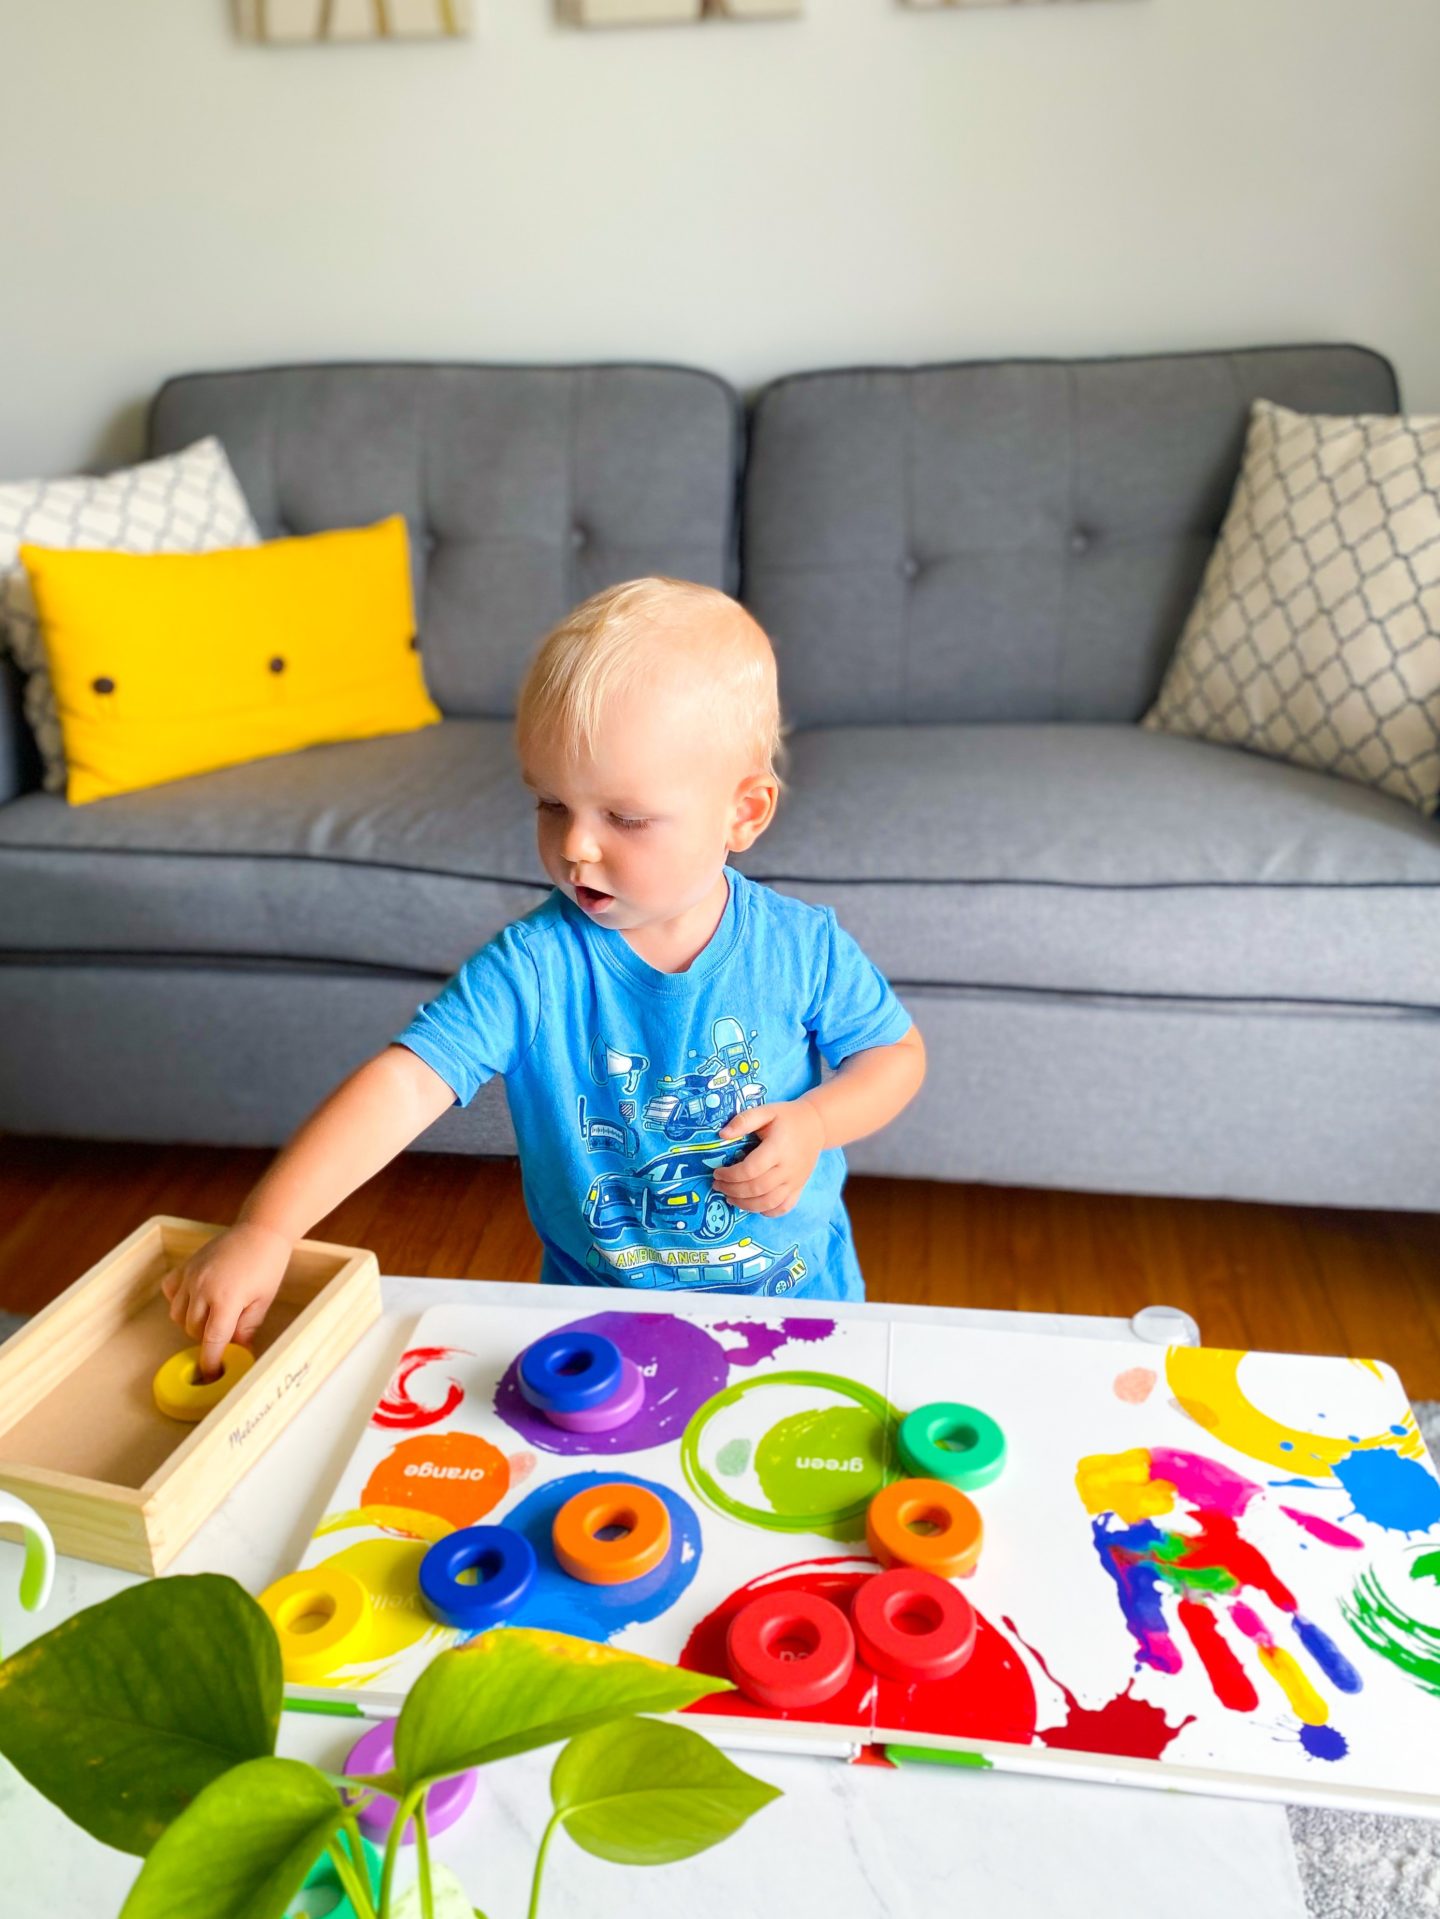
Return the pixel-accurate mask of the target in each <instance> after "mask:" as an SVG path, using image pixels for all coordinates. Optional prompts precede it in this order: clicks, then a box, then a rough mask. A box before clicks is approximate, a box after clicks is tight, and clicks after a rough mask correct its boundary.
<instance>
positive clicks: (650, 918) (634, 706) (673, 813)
mask: <svg viewBox="0 0 1440 1919" xmlns="http://www.w3.org/2000/svg"><path fill="white" fill-rule="evenodd" d="M647 678H648V676H647ZM715 731H716V726H715V719H714V715H713V713H711V714H709V715H707V713H706V711H705V704H704V699H703V696H697V695H695V694H694V693H693V692H691V691H689V690H687V689H685V688H683V687H677V686H675V685H673V684H668V683H667V679H666V676H664V675H663V673H662V674H657V676H656V679H655V681H654V682H653V683H650V684H642V685H641V686H638V687H636V688H634V689H632V690H631V691H629V692H626V693H623V694H615V695H613V696H612V697H611V699H610V701H609V704H608V706H607V708H606V712H605V715H604V723H603V725H602V727H601V737H600V740H599V742H598V743H597V746H596V749H595V751H594V752H593V753H591V754H588V755H580V756H572V755H570V754H568V753H567V752H566V751H565V750H564V749H563V748H561V747H559V746H558V745H557V743H556V742H554V741H553V740H551V739H549V738H547V737H546V736H545V735H544V734H542V733H540V732H538V731H536V732H532V733H531V734H529V735H528V736H527V737H526V738H524V739H523V740H522V741H521V743H520V752H521V771H522V773H523V775H524V779H525V783H526V785H527V786H529V787H531V788H532V789H533V791H534V793H535V795H536V802H537V823H538V830H539V844H540V858H541V861H542V863H543V864H544V867H545V871H546V872H547V873H548V874H549V876H550V878H551V879H552V880H553V881H554V883H555V884H556V886H558V887H559V888H560V889H561V891H562V892H564V893H566V894H568V895H569V897H570V898H571V899H572V900H574V901H575V902H576V903H577V905H579V906H580V907H581V908H582V909H583V910H584V911H585V912H587V913H588V914H589V915H590V917H591V918H592V919H593V920H595V921H596V922H597V923H598V924H600V925H602V926H611V927H614V928H615V929H616V930H617V931H625V932H634V931H636V930H638V929H639V928H641V927H644V926H653V925H661V924H664V923H666V922H670V921H674V920H677V919H678V918H680V916H681V915H682V914H684V913H686V912H688V911H689V910H690V909H691V908H692V907H695V906H698V905H699V904H700V902H701V901H703V900H704V899H705V898H706V896H707V895H708V894H710V893H711V892H713V889H714V887H715V885H716V882H717V880H718V879H719V877H720V873H721V871H722V869H723V867H724V865H725V856H726V854H727V853H729V852H741V851H743V850H744V848H745V847H747V846H749V845H751V844H752V843H753V842H754V840H755V839H756V838H758V836H759V834H760V833H761V832H762V831H763V830H764V828H765V827H766V826H767V825H768V824H769V822H770V819H771V817H772V815H773V813H774V810H775V798H776V793H777V788H776V783H775V781H774V779H773V778H772V777H771V776H770V775H768V774H759V775H753V776H747V775H746V773H745V771H744V769H743V767H742V766H741V764H740V762H739V758H738V755H737V754H736V753H735V752H733V751H726V750H725V749H724V748H723V746H717V745H716V744H714V743H713V740H714V734H715Z"/></svg>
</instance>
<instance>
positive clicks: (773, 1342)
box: [715, 1319, 835, 1366]
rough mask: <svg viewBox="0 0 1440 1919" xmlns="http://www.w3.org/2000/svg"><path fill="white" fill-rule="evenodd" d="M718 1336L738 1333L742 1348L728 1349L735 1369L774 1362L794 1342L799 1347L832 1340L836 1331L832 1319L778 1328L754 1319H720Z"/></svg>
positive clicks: (788, 1321) (785, 1321) (793, 1322)
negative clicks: (804, 1344) (781, 1350)
mask: <svg viewBox="0 0 1440 1919" xmlns="http://www.w3.org/2000/svg"><path fill="white" fill-rule="evenodd" d="M715 1331H716V1332H717V1333H738V1334H739V1335H740V1337H741V1338H742V1339H743V1340H744V1342H745V1344H744V1345H743V1346H727V1347H726V1348H725V1351H726V1353H727V1354H728V1356H729V1359H730V1364H731V1365H732V1366H758V1365H759V1363H760V1361H761V1360H762V1359H773V1358H774V1357H775V1355H776V1353H778V1352H779V1350H780V1348H781V1347H782V1346H787V1345H789V1343H790V1341H791V1340H794V1341H795V1342H796V1343H797V1344H803V1343H806V1342H814V1341H815V1340H820V1339H829V1337H830V1335H831V1334H832V1333H833V1332H834V1331H835V1322H834V1320H833V1319H782V1320H781V1321H780V1323H779V1325H778V1326H777V1325H774V1324H773V1323H767V1322H766V1321H764V1320H754V1319H717V1320H716V1322H715Z"/></svg>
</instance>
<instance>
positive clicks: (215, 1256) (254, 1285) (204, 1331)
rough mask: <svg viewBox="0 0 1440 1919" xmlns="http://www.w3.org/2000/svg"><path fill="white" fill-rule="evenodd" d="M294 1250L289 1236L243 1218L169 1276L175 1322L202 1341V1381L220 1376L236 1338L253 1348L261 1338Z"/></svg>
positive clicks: (166, 1288) (164, 1285)
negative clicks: (226, 1353) (262, 1325)
mask: <svg viewBox="0 0 1440 1919" xmlns="http://www.w3.org/2000/svg"><path fill="white" fill-rule="evenodd" d="M290 1251H291V1248H290V1243H289V1241H288V1240H287V1239H286V1238H285V1236H284V1234H283V1233H277V1232H274V1231H273V1230H272V1229H271V1228H270V1227H268V1226H260V1225H257V1224H255V1223H254V1222H253V1221H244V1220H242V1221H241V1223H240V1224H239V1225H238V1226H232V1227H231V1228H230V1230H229V1232H228V1233H221V1234H220V1235H219V1236H218V1237H217V1238H215V1239H210V1240H207V1241H206V1242H205V1244H204V1245H203V1246H202V1247H201V1248H200V1249H199V1251H198V1252H195V1253H192V1254H191V1255H190V1257H189V1259H187V1260H186V1262H185V1264H184V1265H183V1266H177V1267H176V1268H175V1271H174V1272H173V1273H167V1274H166V1275H165V1278H164V1279H163V1280H162V1281H161V1283H160V1290H161V1291H162V1292H163V1293H164V1295H165V1297H166V1298H167V1299H168V1300H169V1302H170V1317H171V1319H173V1320H174V1322H175V1324H176V1325H177V1326H183V1327H184V1328H185V1331H186V1332H187V1333H188V1334H189V1335H190V1337H191V1339H193V1340H197V1341H198V1342H199V1345H200V1376H201V1378H202V1379H209V1378H211V1377H212V1376H213V1375H214V1374H216V1373H218V1372H219V1370H220V1360H221V1357H222V1355H223V1354H224V1351H225V1348H226V1347H227V1346H228V1345H229V1344H230V1342H231V1340H232V1339H233V1340H235V1341H236V1342H237V1344H239V1345H241V1346H248V1345H249V1344H250V1341H251V1340H252V1339H253V1338H254V1337H255V1334H256V1333H257V1332H258V1331H259V1328H260V1322H261V1320H263V1319H264V1317H265V1315H266V1313H267V1312H268V1311H269V1310H270V1302H271V1300H272V1299H274V1297H275V1295H276V1293H277V1292H278V1291H279V1290H280V1282H281V1280H282V1279H284V1277H285V1268H286V1267H287V1266H288V1265H289V1263H290Z"/></svg>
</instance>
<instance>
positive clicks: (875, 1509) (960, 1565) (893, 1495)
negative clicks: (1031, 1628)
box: [865, 1479, 985, 1579]
mask: <svg viewBox="0 0 1440 1919" xmlns="http://www.w3.org/2000/svg"><path fill="white" fill-rule="evenodd" d="M917 1528H922V1529H923V1530H916V1529H917ZM984 1536H985V1529H984V1527H983V1526H982V1524H981V1521H980V1514H979V1513H978V1511H977V1510H976V1508H975V1504H974V1501H973V1500H970V1499H968V1498H967V1497H966V1496H965V1494H964V1493H962V1492H961V1491H960V1489H959V1488H958V1487H956V1486H952V1485H950V1484H949V1483H948V1481H946V1480H943V1479H896V1480H893V1481H892V1482H891V1483H890V1485H888V1486H886V1487H884V1488H882V1490H881V1491H880V1492H878V1493H876V1495H875V1497H874V1498H873V1499H872V1500H871V1501H870V1505H869V1508H868V1509H867V1511H866V1514H865V1537H866V1539H867V1540H868V1542H869V1545H870V1550H871V1552H872V1553H873V1554H874V1556H875V1557H876V1558H877V1559H878V1560H879V1561H880V1564H881V1565H882V1566H919V1567H920V1568H921V1569H922V1570H923V1571H925V1572H932V1573H938V1574H939V1575H940V1577H941V1578H942V1579H962V1578H963V1577H964V1576H965V1574H966V1573H969V1572H973V1571H974V1570H975V1565H976V1562H977V1561H978V1560H979V1558H980V1547H981V1543H982V1541H983V1539H984Z"/></svg>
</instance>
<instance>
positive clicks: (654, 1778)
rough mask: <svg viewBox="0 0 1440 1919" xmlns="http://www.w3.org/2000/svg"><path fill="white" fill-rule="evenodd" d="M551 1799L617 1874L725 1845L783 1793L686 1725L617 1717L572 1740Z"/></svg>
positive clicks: (577, 1837)
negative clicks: (619, 1868) (622, 1868)
mask: <svg viewBox="0 0 1440 1919" xmlns="http://www.w3.org/2000/svg"><path fill="white" fill-rule="evenodd" d="M550 1797H551V1798H552V1799H553V1800H554V1802H555V1810H556V1812H557V1813H558V1814H559V1815H560V1818H561V1820H562V1821H563V1822H564V1826H565V1830H566V1831H567V1832H568V1833H569V1835H570V1837H571V1838H572V1839H573V1840H574V1841H575V1843H576V1845H577V1846H583V1847H584V1848H585V1850H586V1852H593V1853H594V1854H595V1855H596V1857H597V1858H600V1859H612V1860H614V1862H615V1863H616V1865H620V1866H663V1865H668V1864H669V1863H670V1861H672V1860H674V1859H688V1858H690V1857H691V1856H692V1854H694V1853H697V1852H704V1851H705V1850H706V1848H707V1847H709V1846H715V1845H718V1844H719V1843H720V1841H721V1840H722V1839H728V1838H729V1837H730V1835H731V1833H732V1832H738V1831H739V1829H740V1827H741V1826H743V1825H744V1823H745V1821H746V1820H747V1819H748V1818H749V1817H750V1816H751V1814H752V1813H756V1812H759V1810H760V1808H761V1807H762V1806H768V1805H769V1803H770V1801H771V1800H772V1799H778V1798H779V1797H780V1794H779V1791H778V1790H777V1788H776V1787H774V1786H767V1785H766V1784H765V1782H764V1780H762V1779H752V1778H751V1777H750V1775H749V1773H748V1772H742V1771H741V1770H740V1768H739V1767H738V1766H737V1765H735V1764H734V1763H733V1761H731V1760H729V1759H727V1758H726V1756H725V1754H724V1753H723V1752H717V1750H716V1749H715V1747H714V1746H712V1745H711V1744H710V1742H709V1740H708V1739H702V1738H701V1736H700V1734H699V1733H698V1732H691V1731H690V1730H689V1728H688V1727H686V1726H665V1725H661V1724H659V1723H658V1722H657V1721H655V1720H653V1719H622V1720H620V1721H619V1722H618V1723H616V1724H614V1725H609V1726H598V1727H596V1729H595V1730H594V1731H593V1732H584V1733H581V1734H580V1736H579V1738H578V1739H572V1740H571V1741H570V1744H569V1745H568V1746H567V1747H566V1748H565V1750H564V1752H562V1753H561V1755H560V1757H559V1758H558V1759H557V1760H556V1761H555V1770H554V1772H553V1773H552V1774H551V1777H550Z"/></svg>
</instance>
